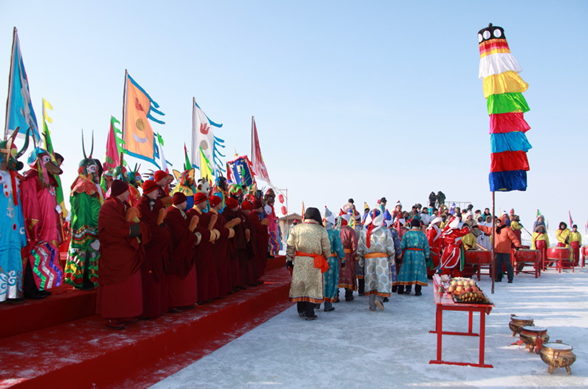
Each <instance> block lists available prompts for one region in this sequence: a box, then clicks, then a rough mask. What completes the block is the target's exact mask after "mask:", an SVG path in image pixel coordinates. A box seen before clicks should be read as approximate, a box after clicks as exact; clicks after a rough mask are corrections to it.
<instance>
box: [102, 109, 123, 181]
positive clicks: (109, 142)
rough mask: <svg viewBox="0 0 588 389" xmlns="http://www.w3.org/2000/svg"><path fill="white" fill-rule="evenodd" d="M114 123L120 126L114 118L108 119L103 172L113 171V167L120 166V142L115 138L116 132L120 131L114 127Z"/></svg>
mask: <svg viewBox="0 0 588 389" xmlns="http://www.w3.org/2000/svg"><path fill="white" fill-rule="evenodd" d="M114 123H118V124H120V122H119V121H118V120H116V119H115V118H114V116H111V117H110V131H108V137H107V138H106V158H105V159H104V171H109V170H111V171H112V170H114V168H115V167H117V166H118V165H120V151H119V149H118V144H119V143H120V142H121V140H120V137H118V136H116V132H118V133H119V134H120V133H121V131H120V130H119V129H117V128H115V127H114Z"/></svg>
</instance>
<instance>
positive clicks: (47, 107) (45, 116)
mask: <svg viewBox="0 0 588 389" xmlns="http://www.w3.org/2000/svg"><path fill="white" fill-rule="evenodd" d="M48 109H50V110H51V111H53V106H52V105H51V103H49V102H48V101H47V100H45V99H43V120H45V121H46V122H49V123H53V119H51V118H50V117H49V115H47V110H48Z"/></svg>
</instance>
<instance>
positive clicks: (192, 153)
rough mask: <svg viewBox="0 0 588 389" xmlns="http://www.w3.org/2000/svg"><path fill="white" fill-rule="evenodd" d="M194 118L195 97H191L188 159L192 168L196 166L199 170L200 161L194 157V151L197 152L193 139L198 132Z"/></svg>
mask: <svg viewBox="0 0 588 389" xmlns="http://www.w3.org/2000/svg"><path fill="white" fill-rule="evenodd" d="M195 116H196V97H194V96H192V142H191V143H190V157H192V162H191V163H192V166H194V165H196V166H198V167H199V168H202V167H201V166H200V161H199V159H198V157H199V156H198V157H196V154H195V150H198V148H197V147H195V145H194V137H195V134H194V132H195V131H200V129H199V128H196V127H195V126H196V121H195Z"/></svg>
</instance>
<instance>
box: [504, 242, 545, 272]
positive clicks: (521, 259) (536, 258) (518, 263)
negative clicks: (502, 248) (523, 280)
mask: <svg viewBox="0 0 588 389" xmlns="http://www.w3.org/2000/svg"><path fill="white" fill-rule="evenodd" d="M510 258H511V261H512V265H513V267H514V270H515V272H516V274H519V273H527V274H534V275H535V278H537V277H539V276H540V275H541V251H539V250H525V249H519V250H511V253H510ZM526 265H530V266H533V270H523V269H524V267H525V266H526Z"/></svg>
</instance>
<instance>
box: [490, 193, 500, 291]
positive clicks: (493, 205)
mask: <svg viewBox="0 0 588 389" xmlns="http://www.w3.org/2000/svg"><path fill="white" fill-rule="evenodd" d="M495 193H496V192H494V191H492V250H491V254H490V257H491V258H492V259H491V262H490V263H491V264H492V271H491V272H490V273H491V274H490V277H492V289H491V292H492V294H494V280H495V279H496V258H494V247H495V245H496V228H495V226H496V220H495V216H494V215H495V212H496V198H495ZM501 270H502V269H501Z"/></svg>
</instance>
